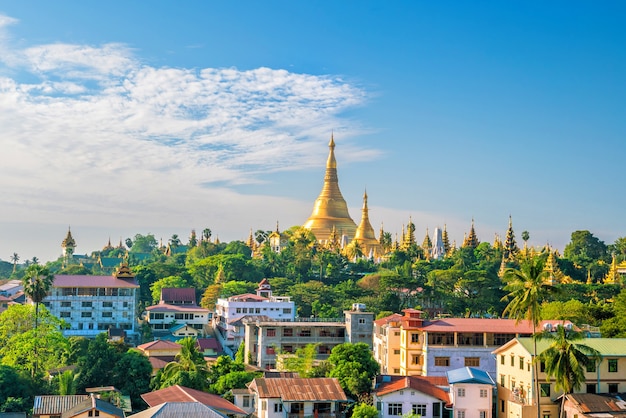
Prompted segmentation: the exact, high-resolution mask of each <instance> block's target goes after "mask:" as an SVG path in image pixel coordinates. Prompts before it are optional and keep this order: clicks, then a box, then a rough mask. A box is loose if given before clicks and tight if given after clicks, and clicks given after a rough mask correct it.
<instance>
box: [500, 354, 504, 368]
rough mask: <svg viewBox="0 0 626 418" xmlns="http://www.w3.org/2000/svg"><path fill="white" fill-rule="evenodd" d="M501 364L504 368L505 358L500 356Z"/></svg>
mask: <svg viewBox="0 0 626 418" xmlns="http://www.w3.org/2000/svg"><path fill="white" fill-rule="evenodd" d="M500 364H501V365H503V366H504V356H500Z"/></svg>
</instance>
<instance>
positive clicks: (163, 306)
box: [146, 303, 210, 313]
mask: <svg viewBox="0 0 626 418" xmlns="http://www.w3.org/2000/svg"><path fill="white" fill-rule="evenodd" d="M146 311H155V312H202V313H208V312H210V311H209V310H208V309H204V308H201V307H199V306H196V305H170V304H167V303H159V304H157V305H152V306H148V307H147V308H146Z"/></svg>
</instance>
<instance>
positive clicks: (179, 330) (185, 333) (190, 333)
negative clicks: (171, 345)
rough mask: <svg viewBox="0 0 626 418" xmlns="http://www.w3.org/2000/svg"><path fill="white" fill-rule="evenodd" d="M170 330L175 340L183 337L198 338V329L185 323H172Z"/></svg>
mask: <svg viewBox="0 0 626 418" xmlns="http://www.w3.org/2000/svg"><path fill="white" fill-rule="evenodd" d="M170 332H171V333H172V337H174V339H175V340H179V339H181V338H185V337H193V338H198V336H199V335H200V331H199V330H198V329H196V328H193V327H192V326H190V325H187V324H178V325H173V326H172V327H171V328H170Z"/></svg>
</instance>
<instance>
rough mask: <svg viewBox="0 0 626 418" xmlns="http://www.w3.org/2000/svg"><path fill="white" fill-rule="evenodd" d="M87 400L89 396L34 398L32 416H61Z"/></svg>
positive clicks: (44, 396) (46, 396) (45, 396)
mask: <svg viewBox="0 0 626 418" xmlns="http://www.w3.org/2000/svg"><path fill="white" fill-rule="evenodd" d="M88 398H89V395H42V396H35V402H34V405H33V415H61V414H62V413H63V412H64V411H67V410H69V409H71V408H73V407H74V406H76V405H78V404H79V403H81V402H82V401H84V400H85V399H88Z"/></svg>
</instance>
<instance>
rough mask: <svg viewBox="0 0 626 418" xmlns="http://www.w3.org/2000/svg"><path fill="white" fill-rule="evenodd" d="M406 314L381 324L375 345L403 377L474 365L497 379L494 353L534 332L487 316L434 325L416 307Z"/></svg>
mask: <svg viewBox="0 0 626 418" xmlns="http://www.w3.org/2000/svg"><path fill="white" fill-rule="evenodd" d="M403 313H404V315H403V316H402V317H401V318H398V316H397V314H395V315H391V316H389V317H386V318H382V319H380V320H378V321H377V324H378V325H377V326H376V327H375V334H374V341H375V342H376V344H378V345H375V346H374V350H375V357H376V359H377V360H378V361H379V362H380V363H381V366H383V367H386V368H387V372H388V373H389V372H390V371H392V372H393V373H394V374H400V375H402V376H420V375H421V376H445V374H446V372H447V371H449V370H454V369H459V368H462V367H475V368H479V369H482V370H484V371H486V372H487V373H489V375H490V376H491V377H492V378H494V377H495V376H496V362H495V359H494V357H493V355H492V352H493V350H495V349H496V348H498V347H500V346H501V345H503V344H506V343H507V342H508V341H510V340H512V339H514V338H516V337H523V336H530V335H532V333H533V327H532V324H530V323H529V322H528V321H520V322H518V323H516V321H515V320H514V319H488V318H445V319H435V320H432V321H430V320H425V319H422V314H423V312H422V311H419V310H416V309H405V310H403ZM544 322H545V321H544ZM563 323H564V324H565V323H567V324H571V323H569V322H567V321H565V322H563ZM398 332H399V333H400V335H399V337H400V338H399V342H398V339H397V336H398V335H397V333H398ZM390 334H392V336H391V338H390ZM385 344H386V345H385ZM398 350H399V365H398V366H396V365H397V364H398V363H396V361H397V353H398ZM390 353H393V354H390ZM392 356H396V357H392ZM390 369H391V370H390ZM494 380H495V378H494Z"/></svg>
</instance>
